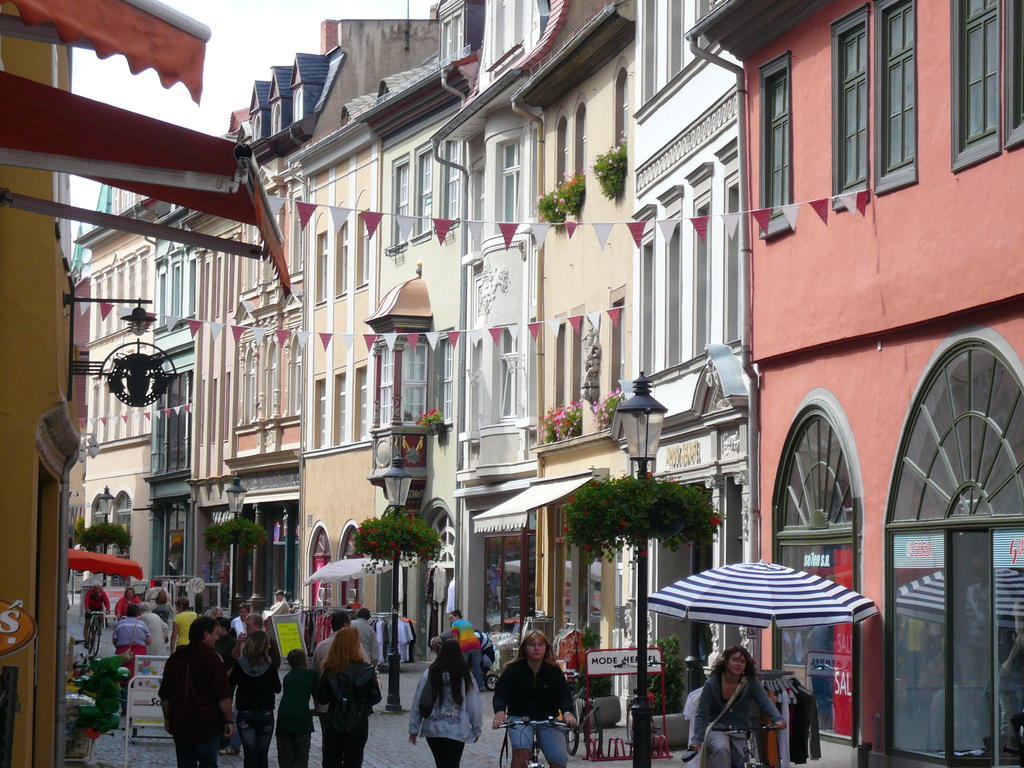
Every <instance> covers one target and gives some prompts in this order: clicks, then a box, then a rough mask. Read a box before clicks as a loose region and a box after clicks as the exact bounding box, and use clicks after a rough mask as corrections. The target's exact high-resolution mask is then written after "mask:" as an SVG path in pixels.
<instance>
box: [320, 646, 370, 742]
mask: <svg viewBox="0 0 1024 768" xmlns="http://www.w3.org/2000/svg"><path fill="white" fill-rule="evenodd" d="M372 682H373V667H371V666H370V665H369V664H366V665H364V666H363V667H362V668H361V669H355V670H353V669H346V670H345V671H344V672H342V673H341V674H340V675H336V676H334V677H332V678H329V679H328V681H327V683H328V685H329V686H330V688H331V700H330V703H329V704H328V708H327V718H326V730H327V735H328V736H332V737H335V738H337V737H340V736H348V735H351V734H357V733H359V732H360V731H362V730H364V729H365V728H366V717H367V715H369V713H370V709H371V708H372V707H373V705H374V704H376V703H377V702H378V701H380V689H379V688H377V687H376V686H374V689H375V690H374V691H370V690H366V689H367V687H368V686H369V685H370V683H372ZM374 694H376V695H374Z"/></svg>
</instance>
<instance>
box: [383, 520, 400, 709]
mask: <svg viewBox="0 0 1024 768" xmlns="http://www.w3.org/2000/svg"><path fill="white" fill-rule="evenodd" d="M394 514H398V511H397V510H395V512H394ZM398 564H399V559H398V555H395V559H394V562H392V564H391V652H390V653H389V654H388V703H387V705H386V706H385V709H386V710H387V711H388V712H401V711H402V700H401V699H402V697H401V694H400V692H399V690H398V676H399V674H401V671H400V669H399V662H398V575H399V574H398Z"/></svg>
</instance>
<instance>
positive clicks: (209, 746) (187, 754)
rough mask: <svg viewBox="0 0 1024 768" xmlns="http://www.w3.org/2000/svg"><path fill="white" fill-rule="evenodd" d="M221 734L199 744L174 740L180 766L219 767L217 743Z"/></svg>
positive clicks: (191, 767) (193, 767) (196, 767)
mask: <svg viewBox="0 0 1024 768" xmlns="http://www.w3.org/2000/svg"><path fill="white" fill-rule="evenodd" d="M219 743H220V736H214V737H213V738H212V739H210V740H209V741H201V742H199V743H198V744H186V743H185V742H182V741H178V740H177V739H175V740H174V753H175V756H176V757H177V759H178V768H217V745H218V744H219Z"/></svg>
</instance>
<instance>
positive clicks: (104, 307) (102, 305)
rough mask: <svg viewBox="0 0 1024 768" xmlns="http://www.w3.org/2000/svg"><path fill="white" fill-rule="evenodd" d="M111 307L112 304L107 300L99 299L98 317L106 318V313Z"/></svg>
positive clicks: (112, 306) (108, 312)
mask: <svg viewBox="0 0 1024 768" xmlns="http://www.w3.org/2000/svg"><path fill="white" fill-rule="evenodd" d="M113 308H114V305H113V304H111V303H109V302H106V301H101V302H100V317H101V318H103V319H104V320H106V319H107V315H109V314H110V310H112V309H113Z"/></svg>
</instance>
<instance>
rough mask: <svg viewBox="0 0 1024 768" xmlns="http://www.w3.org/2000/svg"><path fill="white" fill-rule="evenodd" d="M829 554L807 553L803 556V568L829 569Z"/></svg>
mask: <svg viewBox="0 0 1024 768" xmlns="http://www.w3.org/2000/svg"><path fill="white" fill-rule="evenodd" d="M831 567H832V553H831V552H808V553H807V554H805V555H804V568H831Z"/></svg>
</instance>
